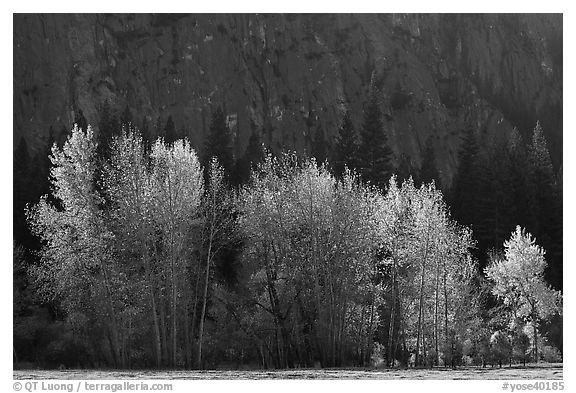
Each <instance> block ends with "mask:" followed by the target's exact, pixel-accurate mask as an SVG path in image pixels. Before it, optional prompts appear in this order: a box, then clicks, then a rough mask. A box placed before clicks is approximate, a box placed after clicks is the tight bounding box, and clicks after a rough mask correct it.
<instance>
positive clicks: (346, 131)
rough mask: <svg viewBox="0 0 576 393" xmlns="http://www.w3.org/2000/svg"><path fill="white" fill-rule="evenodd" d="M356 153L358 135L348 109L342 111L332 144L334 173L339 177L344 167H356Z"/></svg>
mask: <svg viewBox="0 0 576 393" xmlns="http://www.w3.org/2000/svg"><path fill="white" fill-rule="evenodd" d="M357 154H358V136H357V135H356V130H355V129H354V124H353V123H352V118H351V116H350V111H346V112H345V113H344V118H343V119H342V124H341V125H340V128H339V129H338V136H337V137H336V145H335V146H334V154H333V159H332V162H333V166H334V173H335V174H336V176H338V177H340V176H342V175H343V174H344V168H345V167H348V168H349V169H354V168H356V161H357Z"/></svg>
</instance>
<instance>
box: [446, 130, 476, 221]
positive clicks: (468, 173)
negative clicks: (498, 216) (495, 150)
mask: <svg viewBox="0 0 576 393" xmlns="http://www.w3.org/2000/svg"><path fill="white" fill-rule="evenodd" d="M479 175H480V157H479V149H478V142H477V140H476V135H475V133H474V130H473V129H471V128H469V129H468V130H467V131H466V133H465V134H464V137H463V139H462V147H461V148H460V152H459V154H458V171H457V173H456V175H455V177H454V182H453V184H452V198H451V199H452V211H453V213H454V216H455V218H456V219H457V220H458V222H460V223H461V224H464V225H472V226H474V224H475V223H476V212H477V208H478V204H479V203H478V189H479V180H480V179H479ZM472 229H474V228H472Z"/></svg>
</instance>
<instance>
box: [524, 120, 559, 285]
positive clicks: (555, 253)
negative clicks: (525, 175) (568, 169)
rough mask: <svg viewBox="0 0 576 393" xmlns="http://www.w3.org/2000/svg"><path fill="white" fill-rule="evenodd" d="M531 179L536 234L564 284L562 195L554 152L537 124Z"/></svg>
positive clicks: (533, 135) (529, 154) (532, 145)
mask: <svg viewBox="0 0 576 393" xmlns="http://www.w3.org/2000/svg"><path fill="white" fill-rule="evenodd" d="M528 156H529V160H530V172H529V174H530V179H531V183H532V186H533V190H534V195H533V200H532V209H533V211H534V213H535V218H536V219H535V223H534V224H535V226H534V227H533V228H532V231H533V232H534V233H535V234H536V236H538V238H539V239H540V242H541V244H542V246H543V247H545V248H546V249H547V250H548V251H549V258H550V259H552V260H553V263H554V265H558V266H557V268H556V269H553V270H554V273H555V274H557V275H559V277H553V279H554V281H555V284H560V285H561V282H562V279H561V274H562V273H561V271H562V268H561V266H562V265H561V260H562V196H561V194H560V192H559V188H558V182H557V181H556V177H555V173H554V168H553V166H552V160H551V158H550V152H549V150H548V147H547V143H546V138H545V136H544V130H543V129H542V127H541V126H540V123H539V122H538V123H536V127H535V128H534V132H533V134H532V141H531V143H530V146H529V147H528Z"/></svg>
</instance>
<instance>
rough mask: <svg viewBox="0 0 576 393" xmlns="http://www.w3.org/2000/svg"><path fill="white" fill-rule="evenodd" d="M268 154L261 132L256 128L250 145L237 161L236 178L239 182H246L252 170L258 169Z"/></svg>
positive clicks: (249, 141)
mask: <svg viewBox="0 0 576 393" xmlns="http://www.w3.org/2000/svg"><path fill="white" fill-rule="evenodd" d="M265 156H266V153H265V150H264V145H263V144H262V140H261V138H260V134H259V133H258V132H256V131H255V130H254V131H252V133H251V134H250V138H249V139H248V146H246V151H245V152H244V155H243V156H242V158H240V159H239V160H238V162H237V163H236V176H235V180H236V181H237V183H238V184H241V183H245V182H246V181H248V179H249V178H250V172H251V171H253V170H256V168H257V167H258V164H260V163H261V162H262V161H264V158H265Z"/></svg>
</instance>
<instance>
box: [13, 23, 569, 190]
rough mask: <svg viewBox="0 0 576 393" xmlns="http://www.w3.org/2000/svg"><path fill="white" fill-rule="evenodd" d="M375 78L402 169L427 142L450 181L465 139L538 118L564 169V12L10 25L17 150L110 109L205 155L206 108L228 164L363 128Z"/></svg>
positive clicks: (527, 127) (493, 136) (486, 141)
mask: <svg viewBox="0 0 576 393" xmlns="http://www.w3.org/2000/svg"><path fill="white" fill-rule="evenodd" d="M372 75H374V77H375V78H376V81H377V82H378V83H379V84H380V86H381V88H382V91H383V98H382V110H383V113H384V117H385V126H386V132H387V133H388V137H389V141H390V143H391V145H392V149H393V151H394V153H395V159H396V160H398V159H399V157H400V155H401V154H406V155H407V156H408V157H410V158H411V159H412V161H413V163H414V165H415V166H418V165H419V164H420V160H421V152H422V151H423V149H424V143H425V141H426V139H427V138H428V137H429V136H432V138H433V141H434V149H435V153H436V157H437V161H438V163H439V167H440V168H439V169H440V171H441V173H442V176H443V178H444V179H445V180H448V181H449V180H450V179H451V177H452V175H453V174H454V170H455V168H456V165H457V153H458V150H459V146H460V140H461V134H462V132H463V131H464V130H465V129H467V128H470V127H472V128H473V129H475V130H476V132H477V133H478V135H479V137H480V140H481V143H482V144H483V146H484V147H485V149H488V148H489V147H490V146H491V144H492V143H493V142H494V141H495V140H498V139H499V138H503V137H505V136H506V135H507V133H508V132H509V131H510V130H511V129H512V127H514V126H516V127H518V128H519V129H520V130H521V132H522V133H523V134H524V135H525V136H528V135H529V134H530V132H531V130H532V128H533V127H534V125H535V123H536V120H540V121H541V123H542V125H543V127H544V130H545V132H546V136H547V138H548V141H549V146H550V148H551V152H552V155H553V159H554V163H555V165H556V167H559V166H560V165H561V162H562V15H551V14H549V15H415V14H410V15H370V14H361V15H360V14H354V15H343V14H337V15H242V14H219V15H207V14H203V15H168V14H156V15H145V14H135V15H94V14H82V15H40V14H33V15H32V14H30V15H15V16H14V143H13V145H14V147H16V145H17V144H18V141H19V139H20V136H24V137H25V139H26V140H27V143H28V145H29V146H30V147H31V149H32V150H33V151H39V149H40V148H41V147H42V146H43V145H44V144H45V143H46V141H47V138H48V137H47V135H48V129H49V128H50V126H52V127H53V129H54V130H57V131H59V130H61V129H62V128H63V127H64V128H69V127H70V126H71V124H72V123H73V120H74V112H75V111H77V110H78V109H81V110H82V111H83V113H84V115H85V116H86V118H87V120H88V122H89V123H92V124H95V123H96V122H97V119H98V108H99V107H100V106H101V105H102V103H103V102H104V101H106V100H108V101H110V102H111V103H112V104H113V105H114V106H115V107H116V108H120V109H121V108H124V107H125V106H128V107H129V108H130V109H131V111H132V118H133V120H134V122H135V123H136V125H137V126H138V127H145V128H150V129H154V127H155V124H156V123H157V122H158V118H160V121H161V124H162V125H164V124H165V122H166V119H167V118H168V116H169V115H171V116H172V118H173V119H174V122H175V124H176V127H177V128H178V130H179V132H180V134H181V135H183V136H188V137H189V138H190V139H191V141H192V143H193V144H194V145H195V146H197V147H198V148H199V149H201V147H202V145H203V140H204V137H205V135H206V133H207V129H208V126H209V122H210V115H211V111H212V110H213V108H214V106H215V105H223V106H224V108H225V110H226V112H227V113H228V115H229V118H228V119H229V124H230V125H231V127H232V129H233V132H234V134H235V135H236V138H235V143H236V146H235V149H236V154H237V155H241V154H242V153H243V151H244V148H245V146H246V144H247V141H248V137H249V135H250V133H251V132H252V130H257V131H258V132H261V133H262V135H263V139H264V141H265V142H266V144H267V145H269V146H270V147H272V148H274V149H279V148H281V147H287V148H295V149H297V150H299V151H304V150H305V149H309V146H310V143H311V141H312V139H313V135H314V132H316V130H317V129H318V127H319V126H320V127H321V128H322V129H323V130H324V131H325V133H326V135H327V139H328V141H327V142H328V144H332V143H333V139H334V135H335V134H336V132H337V128H338V126H339V124H340V121H341V119H342V116H343V111H344V109H345V108H350V109H351V111H352V116H353V120H354V123H355V125H356V127H359V126H360V123H361V120H362V105H363V102H364V100H365V98H366V96H367V91H368V86H369V83H370V80H371V77H372Z"/></svg>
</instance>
